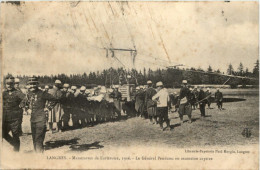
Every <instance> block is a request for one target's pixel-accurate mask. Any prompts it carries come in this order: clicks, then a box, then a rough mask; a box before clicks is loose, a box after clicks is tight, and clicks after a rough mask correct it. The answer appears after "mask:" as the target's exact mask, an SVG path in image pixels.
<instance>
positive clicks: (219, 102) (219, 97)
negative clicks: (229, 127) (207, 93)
mask: <svg viewBox="0 0 260 170" xmlns="http://www.w3.org/2000/svg"><path fill="white" fill-rule="evenodd" d="M215 100H216V102H217V106H218V109H219V110H222V103H223V94H222V92H220V91H219V88H217V91H216V93H215Z"/></svg>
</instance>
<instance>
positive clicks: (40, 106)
mask: <svg viewBox="0 0 260 170" xmlns="http://www.w3.org/2000/svg"><path fill="white" fill-rule="evenodd" d="M28 84H30V89H29V93H28V95H27V97H26V98H25V99H24V102H25V103H26V105H27V106H28V107H29V109H31V110H32V113H31V131H32V138H33V146H34V150H35V152H43V142H44V138H45V134H46V121H47V114H46V112H45V111H44V109H45V104H46V101H47V100H48V101H52V102H51V104H50V105H49V109H51V108H52V107H54V105H55V104H56V103H55V101H57V99H56V98H55V97H54V96H52V95H51V94H49V93H47V92H44V91H42V90H40V89H39V88H38V80H37V78H36V77H31V78H29V81H28Z"/></svg>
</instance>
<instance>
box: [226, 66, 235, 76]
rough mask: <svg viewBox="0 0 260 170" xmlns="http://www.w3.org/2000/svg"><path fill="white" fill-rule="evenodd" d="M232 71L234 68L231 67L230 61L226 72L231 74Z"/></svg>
mask: <svg viewBox="0 0 260 170" xmlns="http://www.w3.org/2000/svg"><path fill="white" fill-rule="evenodd" d="M233 72H234V69H233V66H232V64H231V63H230V64H229V65H228V69H227V74H228V75H232V74H233Z"/></svg>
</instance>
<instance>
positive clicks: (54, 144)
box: [44, 138, 79, 150]
mask: <svg viewBox="0 0 260 170" xmlns="http://www.w3.org/2000/svg"><path fill="white" fill-rule="evenodd" d="M78 140H79V138H74V139H70V140H57V141H47V142H46V143H45V145H44V149H45V150H50V149H55V148H59V147H62V146H64V145H75V144H78Z"/></svg>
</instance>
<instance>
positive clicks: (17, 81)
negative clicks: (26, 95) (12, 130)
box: [14, 78, 23, 136]
mask: <svg viewBox="0 0 260 170" xmlns="http://www.w3.org/2000/svg"><path fill="white" fill-rule="evenodd" d="M14 88H15V89H16V90H18V91H20V92H22V90H21V89H20V80H19V79H18V78H14ZM20 121H21V123H20V130H19V131H20V132H19V134H20V136H22V135H23V128H22V123H23V114H22V115H21V119H20Z"/></svg>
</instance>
